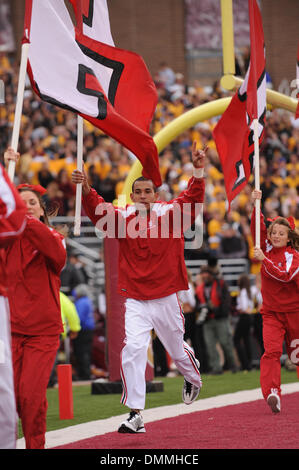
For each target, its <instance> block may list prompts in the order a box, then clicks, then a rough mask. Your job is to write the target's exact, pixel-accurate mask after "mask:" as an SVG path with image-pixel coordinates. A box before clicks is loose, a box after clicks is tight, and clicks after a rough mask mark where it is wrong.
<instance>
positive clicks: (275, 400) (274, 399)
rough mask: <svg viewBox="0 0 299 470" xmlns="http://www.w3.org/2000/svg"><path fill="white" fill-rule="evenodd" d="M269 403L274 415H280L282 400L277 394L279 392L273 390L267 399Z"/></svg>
mask: <svg viewBox="0 0 299 470" xmlns="http://www.w3.org/2000/svg"><path fill="white" fill-rule="evenodd" d="M267 403H268V405H269V406H270V408H271V410H272V412H273V413H275V414H277V413H280V409H281V406H280V398H279V395H278V393H277V390H276V389H274V388H272V389H271V393H270V394H269V395H268V397H267Z"/></svg>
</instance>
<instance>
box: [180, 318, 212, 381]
mask: <svg viewBox="0 0 299 470" xmlns="http://www.w3.org/2000/svg"><path fill="white" fill-rule="evenodd" d="M184 317H185V335H184V340H185V341H187V340H188V339H190V341H191V346H192V348H193V349H194V354H195V357H196V358H197V359H198V360H199V362H200V372H201V373H204V374H205V373H207V372H209V370H210V367H209V361H208V355H207V349H206V345H205V340H204V336H203V326H202V325H196V323H195V312H191V313H186V314H184Z"/></svg>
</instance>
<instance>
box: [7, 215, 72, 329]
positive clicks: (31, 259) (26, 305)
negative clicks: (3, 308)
mask: <svg viewBox="0 0 299 470" xmlns="http://www.w3.org/2000/svg"><path fill="white" fill-rule="evenodd" d="M26 217H27V224H26V228H25V230H24V231H23V233H22V235H21V237H20V238H19V239H17V240H16V241H15V242H14V243H13V244H12V245H11V246H9V247H8V248H6V250H5V257H4V261H5V267H6V285H7V289H8V299H9V306H10V313H11V331H12V333H19V334H23V335H54V334H60V333H61V332H62V331H63V327H62V320H61V313H60V300H59V288H60V272H61V270H62V268H63V267H64V264H65V261H66V250H65V246H64V240H63V236H62V235H60V234H59V233H58V232H56V231H55V230H53V229H50V228H49V227H48V226H46V225H45V224H43V223H42V222H40V221H39V220H37V219H34V218H33V217H30V216H26Z"/></svg>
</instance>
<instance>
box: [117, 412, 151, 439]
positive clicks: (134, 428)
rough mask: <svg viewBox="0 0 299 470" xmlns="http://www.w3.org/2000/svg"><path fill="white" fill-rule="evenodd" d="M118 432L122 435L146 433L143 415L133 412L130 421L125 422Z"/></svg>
mask: <svg viewBox="0 0 299 470" xmlns="http://www.w3.org/2000/svg"><path fill="white" fill-rule="evenodd" d="M118 432H121V433H123V434H124V433H129V434H133V433H137V432H146V431H145V427H144V424H143V419H142V416H141V414H139V413H136V411H131V412H130V414H129V417H128V419H126V420H125V421H123V422H122V423H121V425H120V426H119V428H118Z"/></svg>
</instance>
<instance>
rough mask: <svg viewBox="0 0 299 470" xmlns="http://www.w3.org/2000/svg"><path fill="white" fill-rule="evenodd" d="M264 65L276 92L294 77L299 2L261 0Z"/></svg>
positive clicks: (298, 33)
mask: <svg viewBox="0 0 299 470" xmlns="http://www.w3.org/2000/svg"><path fill="white" fill-rule="evenodd" d="M261 11H262V16H263V26H264V35H265V45H266V64H267V65H266V66H267V70H268V72H269V73H270V75H271V76H272V79H273V81H274V88H275V89H277V88H278V86H279V84H280V83H281V81H282V80H283V79H284V78H285V79H287V81H288V82H291V80H293V79H295V78H296V61H297V47H298V42H299V29H298V24H299V0H262V10H261Z"/></svg>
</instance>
